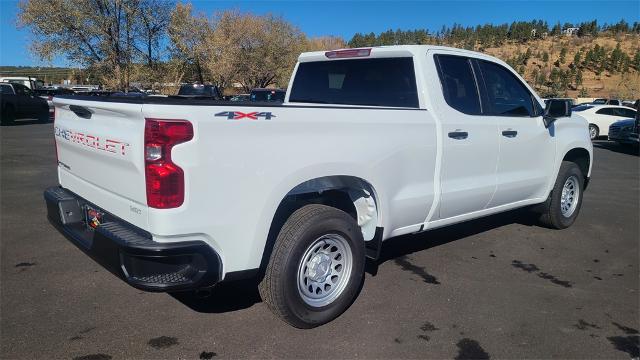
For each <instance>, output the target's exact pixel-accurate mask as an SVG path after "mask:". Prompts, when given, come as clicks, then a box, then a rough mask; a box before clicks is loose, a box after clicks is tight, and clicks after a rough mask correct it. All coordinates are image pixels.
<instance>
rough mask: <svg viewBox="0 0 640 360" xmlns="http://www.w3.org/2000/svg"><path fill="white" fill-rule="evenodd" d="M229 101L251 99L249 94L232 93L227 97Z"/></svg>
mask: <svg viewBox="0 0 640 360" xmlns="http://www.w3.org/2000/svg"><path fill="white" fill-rule="evenodd" d="M229 101H251V95H249V94H238V95H233V96H232V97H230V98H229Z"/></svg>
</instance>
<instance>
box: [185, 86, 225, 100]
mask: <svg viewBox="0 0 640 360" xmlns="http://www.w3.org/2000/svg"><path fill="white" fill-rule="evenodd" d="M178 96H181V97H186V98H199V99H213V100H221V99H222V93H221V92H220V90H219V89H218V87H217V86H215V85H203V84H185V85H182V86H180V89H179V90H178Z"/></svg>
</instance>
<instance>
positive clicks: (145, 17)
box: [18, 0, 640, 98]
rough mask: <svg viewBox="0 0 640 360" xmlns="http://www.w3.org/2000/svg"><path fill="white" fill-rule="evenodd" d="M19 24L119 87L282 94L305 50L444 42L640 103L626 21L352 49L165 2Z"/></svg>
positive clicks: (284, 27) (43, 46) (363, 41)
mask: <svg viewBox="0 0 640 360" xmlns="http://www.w3.org/2000/svg"><path fill="white" fill-rule="evenodd" d="M18 23H19V24H20V26H22V27H25V28H28V29H29V30H30V31H31V34H32V38H31V51H32V53H33V54H34V55H35V56H36V57H37V58H39V59H42V60H43V61H47V60H51V59H53V58H56V57H63V58H65V59H66V60H68V61H69V62H70V63H72V64H74V65H75V66H77V67H78V68H79V69H77V70H74V71H73V74H72V75H73V76H75V77H76V78H79V79H86V80H87V81H88V80H89V79H91V82H93V83H96V82H97V83H100V84H103V85H104V86H105V87H107V88H112V89H127V88H129V87H130V86H131V84H132V83H136V84H143V86H145V87H150V88H155V89H159V90H162V91H163V92H165V93H171V92H172V91H175V89H176V85H177V84H180V83H181V82H188V81H200V82H209V83H213V84H216V85H218V86H220V87H222V88H226V89H230V88H234V89H237V91H248V90H249V89H251V88H253V87H267V86H277V87H285V86H286V85H287V83H288V81H289V76H290V73H291V71H292V69H293V66H294V65H295V62H296V59H297V57H298V54H299V53H300V52H303V51H313V50H328V49H337V48H343V47H367V46H380V45H400V44H437V45H445V46H454V47H459V48H465V49H471V50H476V51H480V52H485V53H487V54H490V55H494V56H497V57H499V58H501V59H503V60H505V61H506V62H507V63H509V64H510V65H511V66H513V67H514V68H515V69H516V70H517V71H518V72H519V73H520V74H522V75H523V76H524V78H525V79H526V80H527V81H528V82H529V83H530V84H531V85H532V86H533V87H535V88H536V89H537V90H538V91H539V92H540V94H541V95H543V96H547V97H549V96H571V97H577V96H581V97H595V96H606V97H622V98H634V97H638V96H639V95H640V89H639V87H640V85H639V84H640V78H639V74H640V40H639V39H640V23H638V22H636V23H634V24H628V23H626V22H625V21H623V20H622V21H620V22H618V23H615V24H602V25H601V24H598V22H597V21H595V20H593V21H587V22H582V23H579V24H571V23H565V24H560V23H558V24H553V25H550V24H548V23H547V22H545V21H543V20H533V21H521V22H513V23H511V24H498V25H493V24H485V25H477V26H461V25H458V24H454V25H453V26H451V27H446V26H445V27H442V28H441V29H440V30H438V31H437V32H435V33H433V32H430V31H428V30H426V29H416V30H389V31H385V32H382V33H380V34H374V33H357V34H355V35H354V36H353V37H352V38H351V39H350V40H349V41H348V42H347V41H345V40H344V39H342V38H340V37H335V36H328V37H316V38H312V37H308V36H307V35H306V34H304V33H303V32H302V31H301V30H300V29H299V28H298V27H297V26H295V25H294V24H291V23H290V22H288V21H287V20H285V19H284V18H282V17H278V16H273V15H269V14H267V15H255V14H251V13H242V12H239V11H237V10H225V11H221V12H216V13H214V14H204V13H197V12H195V11H194V10H193V8H192V6H191V5H190V4H182V3H177V4H174V3H170V2H166V1H164V0H120V1H92V0H29V1H22V2H20V5H19V13H18ZM51 24H55V26H51ZM75 66H74V67H75ZM65 71H68V70H62V71H61V70H60V69H58V70H56V71H52V72H50V73H51V74H52V76H53V75H59V74H61V72H65ZM30 75H32V76H34V75H33V74H30Z"/></svg>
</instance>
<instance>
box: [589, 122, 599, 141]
mask: <svg viewBox="0 0 640 360" xmlns="http://www.w3.org/2000/svg"><path fill="white" fill-rule="evenodd" d="M598 136H600V128H599V127H598V126H597V125H594V124H589V137H590V138H591V141H593V140H596V139H597V138H598Z"/></svg>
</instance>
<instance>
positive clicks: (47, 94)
mask: <svg viewBox="0 0 640 360" xmlns="http://www.w3.org/2000/svg"><path fill="white" fill-rule="evenodd" d="M34 93H35V94H36V95H38V96H40V97H41V98H43V99H44V100H46V101H47V105H49V119H52V120H53V118H54V116H55V112H54V106H53V97H54V96H59V95H73V94H75V93H76V92H75V91H73V90H71V89H67V88H62V87H61V88H43V89H36V90H34Z"/></svg>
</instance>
